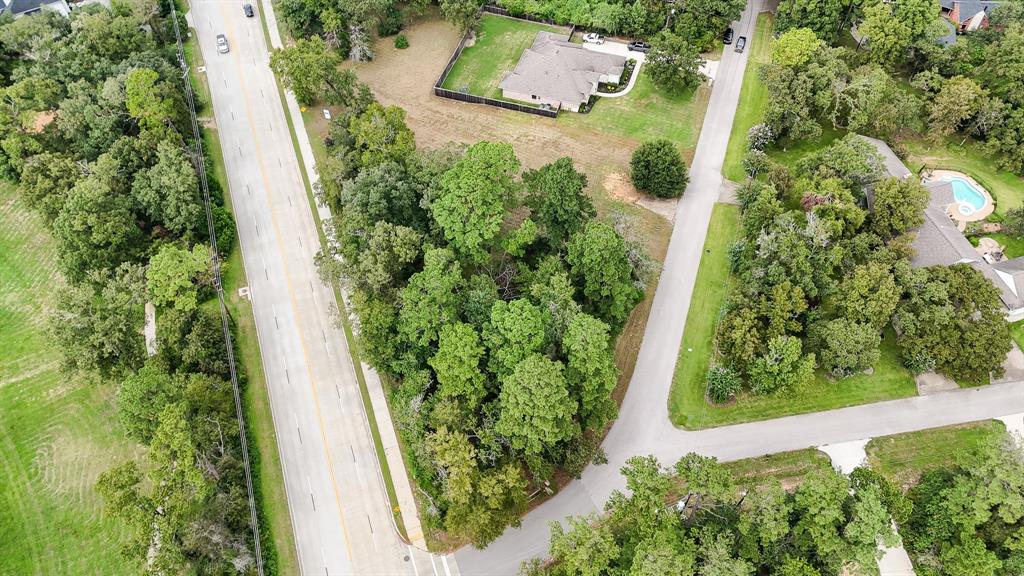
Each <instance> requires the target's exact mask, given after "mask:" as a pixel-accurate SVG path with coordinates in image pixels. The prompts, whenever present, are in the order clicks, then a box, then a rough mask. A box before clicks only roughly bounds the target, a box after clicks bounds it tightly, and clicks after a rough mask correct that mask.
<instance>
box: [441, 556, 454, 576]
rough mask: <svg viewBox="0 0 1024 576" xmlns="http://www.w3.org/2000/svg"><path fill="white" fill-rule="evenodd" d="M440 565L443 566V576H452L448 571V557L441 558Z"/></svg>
mask: <svg viewBox="0 0 1024 576" xmlns="http://www.w3.org/2000/svg"><path fill="white" fill-rule="evenodd" d="M441 564H444V576H452V571H451V570H449V569H448V556H441Z"/></svg>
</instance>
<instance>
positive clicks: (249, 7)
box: [242, 4, 256, 18]
mask: <svg viewBox="0 0 1024 576" xmlns="http://www.w3.org/2000/svg"><path fill="white" fill-rule="evenodd" d="M242 12H245V16H246V18H252V17H253V16H255V15H256V13H255V12H253V10H252V4H243V5H242Z"/></svg>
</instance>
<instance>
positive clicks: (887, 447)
mask: <svg viewBox="0 0 1024 576" xmlns="http://www.w3.org/2000/svg"><path fill="white" fill-rule="evenodd" d="M1005 433H1006V426H1004V425H1003V423H1002V422H999V421H998V420H984V421H981V422H971V423H969V424H960V425H957V426H946V427H944V428H932V429H929V430H919V431H917V432H907V433H905V434H896V435H893V436H882V437H878V438H873V439H872V440H871V441H870V442H868V444H867V446H866V447H865V451H866V452H867V456H868V463H869V464H870V466H871V468H872V469H874V470H875V471H877V472H879V473H880V474H882V475H883V476H885V477H886V478H888V479H889V481H890V482H892V483H893V484H895V485H897V486H902V487H904V488H906V487H908V486H911V485H913V484H916V483H917V480H918V479H919V478H920V477H921V474H922V473H924V472H926V471H928V470H931V469H933V468H940V467H947V466H950V465H951V464H952V463H953V461H954V459H955V457H956V456H957V454H960V453H962V452H965V451H966V452H970V451H972V450H977V449H978V448H980V447H982V446H984V445H986V444H987V443H988V442H991V441H992V440H993V439H995V438H998V437H1000V436H1002V435H1003V434H1005Z"/></svg>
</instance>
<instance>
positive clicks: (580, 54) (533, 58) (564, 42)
mask: <svg viewBox="0 0 1024 576" xmlns="http://www.w3.org/2000/svg"><path fill="white" fill-rule="evenodd" d="M625 66H626V58H624V57H622V56H616V55H615V54H607V53H604V52H597V51H593V50H587V49H586V48H584V47H583V46H582V45H580V44H573V43H572V42H569V37H568V36H565V35H561V34H554V33H552V32H538V33H537V38H536V39H534V41H533V45H532V46H531V47H529V48H527V49H526V50H524V51H523V55H522V56H521V57H520V58H519V63H518V64H516V67H515V69H514V70H513V71H512V72H509V73H508V74H507V75H505V78H503V79H502V81H501V83H500V84H499V87H500V88H501V93H502V96H503V97H504V98H507V99H510V100H520V101H523V102H529V103H532V104H546V105H548V106H551V107H552V108H562V109H564V110H572V111H574V112H575V111H577V110H579V108H580V106H581V105H583V104H586V103H587V101H589V100H590V97H591V96H592V95H593V94H595V93H596V92H597V86H598V84H602V83H607V84H618V83H619V80H620V79H621V77H622V72H623V70H624V69H625Z"/></svg>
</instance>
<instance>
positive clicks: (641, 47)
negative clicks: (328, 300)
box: [627, 40, 651, 54]
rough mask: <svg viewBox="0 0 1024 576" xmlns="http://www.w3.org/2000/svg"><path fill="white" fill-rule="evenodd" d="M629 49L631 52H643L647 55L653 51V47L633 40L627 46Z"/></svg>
mask: <svg viewBox="0 0 1024 576" xmlns="http://www.w3.org/2000/svg"><path fill="white" fill-rule="evenodd" d="M627 47H628V48H629V50H630V51H631V52H643V53H645V54H646V53H647V52H650V51H651V45H650V44H648V43H647V42H643V41H640V40H633V41H632V42H630V43H629V44H627Z"/></svg>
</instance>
